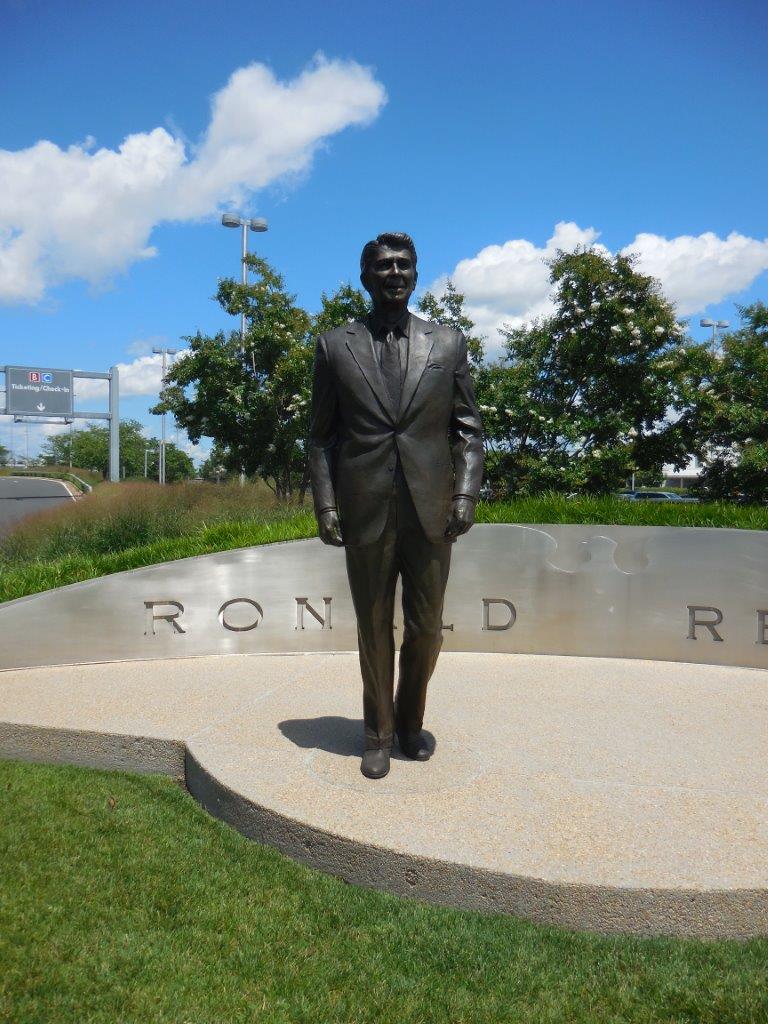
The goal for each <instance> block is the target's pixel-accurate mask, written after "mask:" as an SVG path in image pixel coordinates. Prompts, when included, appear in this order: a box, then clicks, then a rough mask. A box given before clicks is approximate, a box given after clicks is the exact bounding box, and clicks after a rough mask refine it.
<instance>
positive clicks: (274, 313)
mask: <svg viewBox="0 0 768 1024" xmlns="http://www.w3.org/2000/svg"><path fill="white" fill-rule="evenodd" d="M248 263H249V266H250V267H251V269H252V270H253V271H254V273H255V275H256V280H255V282H254V283H252V284H249V285H242V284H238V283H237V282H235V281H234V280H233V279H231V278H227V279H225V280H222V281H221V282H220V283H219V288H218V291H217V294H216V300H217V301H218V302H219V304H220V305H221V306H222V308H223V309H225V310H226V311H227V312H228V313H231V314H236V313H242V312H244V313H245V318H246V325H247V330H246V336H245V346H244V350H243V351H241V346H240V338H239V335H238V334H235V333H232V334H230V335H229V336H228V337H225V335H224V334H223V333H222V332H220V333H219V334H217V335H215V336H213V337H208V336H203V335H201V334H197V335H195V336H194V337H191V338H188V339H186V340H188V341H189V344H190V352H189V354H188V355H187V356H185V358H183V359H177V360H176V362H175V363H174V365H173V367H172V368H171V370H170V371H169V373H168V375H167V376H166V386H165V387H164V388H163V391H162V393H161V396H160V397H161V401H160V403H159V404H158V405H157V406H155V408H154V409H153V410H152V411H153V412H160V411H162V410H163V409H166V410H167V411H170V412H172V413H173V415H174V417H175V419H176V420H177V422H178V423H180V424H181V425H182V426H184V427H185V429H186V430H187V433H188V434H189V436H190V438H191V439H192V440H194V441H197V440H199V438H201V437H210V438H211V439H212V440H213V441H214V448H215V451H216V460H215V463H211V465H210V466H208V467H206V472H207V473H208V472H212V473H215V466H220V465H221V466H223V467H224V469H225V470H226V471H228V472H232V473H237V472H240V471H241V470H242V471H244V472H245V473H247V474H248V475H249V476H256V475H258V476H260V477H262V479H264V481H265V482H266V483H267V484H268V486H270V487H271V488H272V489H273V491H274V492H275V494H276V495H277V496H278V497H280V498H285V499H289V498H292V497H294V496H296V497H298V499H299V500H303V498H304V495H305V493H306V490H307V487H308V486H309V471H308V466H307V455H306V437H307V435H308V433H309V411H310V409H309V407H310V395H311V388H312V359H313V355H314V348H313V338H314V335H315V334H317V333H320V332H322V331H327V330H329V329H330V328H332V327H336V326H338V325H339V324H342V323H346V322H347V321H348V320H350V319H357V318H359V317H360V316H364V315H365V313H366V311H367V303H366V301H365V298H364V297H363V295H362V293H361V292H360V291H359V290H358V289H356V288H353V287H352V286H351V285H342V286H341V287H340V288H339V289H338V291H336V292H335V293H334V294H333V295H331V296H327V295H325V294H323V296H322V305H321V309H320V311H319V312H318V313H317V314H316V315H315V316H314V317H310V316H309V314H307V313H306V312H305V311H304V310H303V309H301V308H300V307H299V306H297V305H296V301H295V296H293V295H291V294H289V293H288V292H287V291H286V290H285V285H284V281H283V277H282V275H280V274H278V273H277V272H276V271H275V270H273V269H272V267H270V265H269V264H268V263H267V262H266V260H263V259H260V258H258V257H255V256H250V257H248Z"/></svg>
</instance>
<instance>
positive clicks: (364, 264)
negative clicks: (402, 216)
mask: <svg viewBox="0 0 768 1024" xmlns="http://www.w3.org/2000/svg"><path fill="white" fill-rule="evenodd" d="M382 248H387V249H407V250H408V252H409V253H410V254H411V256H412V257H413V265H414V267H415V266H416V259H417V257H416V246H415V245H414V244H413V239H412V238H411V236H410V235H406V233H405V232H404V231H384V232H383V233H382V234H380V235H379V236H378V237H377V238H373V239H371V241H370V242H366V243H365V245H364V246H363V251H362V252H361V253H360V273H361V274H364V273H365V272H366V270H367V269H368V267H369V265H370V264H371V263H372V261H373V258H374V255H375V253H376V251H377V250H378V249H382Z"/></svg>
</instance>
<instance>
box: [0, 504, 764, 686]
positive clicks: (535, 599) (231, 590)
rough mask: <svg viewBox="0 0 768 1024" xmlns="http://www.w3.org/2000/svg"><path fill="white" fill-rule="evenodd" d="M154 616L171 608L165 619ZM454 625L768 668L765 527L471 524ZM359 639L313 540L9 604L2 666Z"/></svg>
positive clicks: (338, 575)
mask: <svg viewBox="0 0 768 1024" xmlns="http://www.w3.org/2000/svg"><path fill="white" fill-rule="evenodd" d="M324 599H330V603H329V604H327V603H326V602H325V601H324ZM152 602H154V603H155V604H154V607H153V608H148V607H147V603H152ZM163 602H166V603H165V604H164V603H163ZM167 602H175V603H173V604H171V603H167ZM505 602H506V603H505ZM510 605H511V606H513V607H514V616H513V613H512V611H511V609H510ZM225 606H226V607H225ZM689 606H695V607H696V608H700V609H717V610H718V612H714V611H711V612H708V611H699V612H696V611H694V612H693V616H694V619H704V620H709V621H712V622H714V621H715V619H717V618H718V614H719V615H720V616H721V617H722V621H721V622H720V623H719V624H718V625H716V626H715V627H714V631H713V630H710V629H708V628H707V627H706V626H701V625H698V626H696V627H695V629H694V633H695V637H696V638H695V639H690V638H689V632H690V621H691V619H690V616H691V612H690V611H689ZM328 607H330V628H329V623H328V613H327V608H328ZM182 608H183V611H181V609H182ZM313 611H314V613H315V614H313ZM761 612H762V615H761ZM153 614H154V615H156V616H171V618H168V617H166V618H162V617H159V618H157V620H156V621H154V623H153V622H152V616H153ZM173 616H176V617H175V619H174V618H173ZM317 616H319V617H320V618H321V619H325V620H326V621H325V625H324V626H323V625H321V623H320V621H318V618H317ZM302 617H303V628H300V626H301V623H302ZM484 617H485V618H484ZM512 618H514V622H513V623H511V624H510V625H509V628H498V627H503V626H505V625H506V624H507V622H509V621H510V620H511V619H512ZM484 621H485V625H486V626H487V627H488V628H483V626H484ZM444 622H445V624H446V627H448V628H446V630H445V634H444V635H445V649H446V650H454V651H472V650H476V651H503V652H508V651H518V652H523V653H549V654H576V655H592V656H601V657H624V658H652V659H658V660H668V661H691V662H703V663H711V664H725V665H747V666H752V667H757V668H768V533H766V532H760V531H749V530H722V529H700V528H695V529H694V528H677V527H633V526H573V525H543V526H517V525H513V524H498V525H479V526H475V527H474V528H473V529H472V531H471V532H470V533H469V534H467V535H466V536H465V537H462V538H461V539H460V540H459V542H458V543H457V545H456V547H455V549H454V554H453V562H452V567H451V577H450V581H449V584H448V591H447V594H446V604H445V614H444ZM254 623H256V624H255V625H254ZM451 626H452V627H453V628H452V629H451V628H450V627H451ZM182 630H183V632H182ZM718 637H719V638H720V639H718ZM356 646H357V636H356V629H355V620H354V613H353V609H352V602H351V598H350V594H349V587H348V584H347V578H346V570H345V563H344V552H343V550H341V549H338V548H330V547H325V546H323V545H322V544H321V543H320V542H319V541H318V540H316V539H312V540H303V541H290V542H287V543H282V544H272V545H265V546H261V547H253V548H242V549H238V550H235V551H225V552H220V553H218V554H213V555H203V556H199V557H195V558H188V559H182V560H180V561H176V562H168V563H164V564H161V565H154V566H149V567H147V568H143V569H135V570H132V571H130V572H125V573H118V574H115V575H113V576H106V577H101V578H99V579H96V580H89V581H87V582H85V583H77V584H74V585H73V586H69V587H62V588H60V589H58V590H53V591H47V592H45V593H42V594H35V595H32V596H31V597H26V598H22V599H20V600H18V601H13V602H9V603H7V604H4V605H0V669H12V668H21V667H26V666H34V665H60V664H61V665H63V664H78V663H89V662H100V661H124V660H137V659H148V658H168V657H179V658H185V657H195V656H198V655H206V654H235V653H237V654H241V653H254V654H257V653H276V652H285V653H300V652H311V651H312V652H314V651H326V652H327V651H344V650H354V649H355V648H356Z"/></svg>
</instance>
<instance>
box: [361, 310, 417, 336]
mask: <svg viewBox="0 0 768 1024" xmlns="http://www.w3.org/2000/svg"><path fill="white" fill-rule="evenodd" d="M410 322H411V314H410V311H409V310H408V309H406V310H405V312H404V313H403V315H402V316H401V317H399V319H397V320H395V321H394V323H393V322H388V321H386V320H385V319H384V317H382V316H377V315H376V314H375V313H369V314H368V330H369V331H370V332H371V334H372V335H373V337H374V338H384V337H386V335H387V332H388V331H393V330H394V331H396V332H397V333H398V334H400V335H403V336H404V337H406V338H407V337H408V328H409V326H410Z"/></svg>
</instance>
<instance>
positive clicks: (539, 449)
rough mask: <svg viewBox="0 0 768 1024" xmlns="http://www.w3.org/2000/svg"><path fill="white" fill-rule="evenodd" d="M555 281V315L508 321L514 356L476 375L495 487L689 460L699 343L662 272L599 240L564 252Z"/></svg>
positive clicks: (592, 484) (517, 488)
mask: <svg viewBox="0 0 768 1024" xmlns="http://www.w3.org/2000/svg"><path fill="white" fill-rule="evenodd" d="M551 281H552V284H553V286H554V295H553V298H554V301H555V312H554V313H553V315H552V316H550V317H548V318H546V319H542V320H538V321H534V322H533V323H532V324H531V325H530V326H524V327H518V328H507V329H504V330H502V332H501V333H502V334H503V336H504V338H505V354H504V356H503V357H502V358H501V359H500V360H498V361H497V362H495V363H492V364H490V365H489V366H485V367H482V368H481V369H480V370H479V371H478V374H477V394H478V400H479V402H480V410H481V413H482V415H483V422H484V425H485V431H486V444H487V467H488V478H489V482H490V483H491V485H492V487H493V489H494V490H495V491H496V492H497V493H503V494H526V493H534V492H536V491H543V490H557V491H572V490H579V491H583V492H587V493H604V492H607V491H610V490H613V489H615V488H617V487H620V486H622V485H623V484H624V482H625V480H626V479H627V477H628V476H629V475H630V474H631V473H632V472H633V471H642V470H655V469H657V468H660V467H661V465H662V463H665V462H667V463H673V464H677V465H682V464H684V463H685V462H686V461H687V458H688V452H689V451H690V445H691V432H690V429H688V428H689V427H690V422H689V418H687V416H686V414H687V412H688V409H689V407H690V403H691V401H692V398H693V395H692V391H691V388H690V387H689V386H688V385H687V384H686V377H685V373H684V372H683V371H684V368H685V366H686V365H687V363H688V362H690V357H689V349H691V348H695V346H691V345H690V343H689V342H686V341H685V340H684V334H685V329H684V327H683V326H682V325H681V324H680V323H678V321H677V320H676V317H675V311H674V308H673V307H672V305H671V304H670V303H669V302H668V301H667V300H666V299H665V298H664V297H663V295H662V294H661V292H660V289H659V286H658V284H657V282H655V281H654V280H653V279H652V278H650V277H646V276H644V275H642V274H639V273H637V272H636V271H635V269H634V267H633V262H632V259H631V258H630V257H627V256H621V255H618V256H614V257H611V256H609V255H606V254H604V253H602V252H598V251H595V250H589V249H587V250H579V251H577V252H570V253H563V252H561V253H558V255H557V256H556V258H555V259H554V260H553V261H552V264H551Z"/></svg>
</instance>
